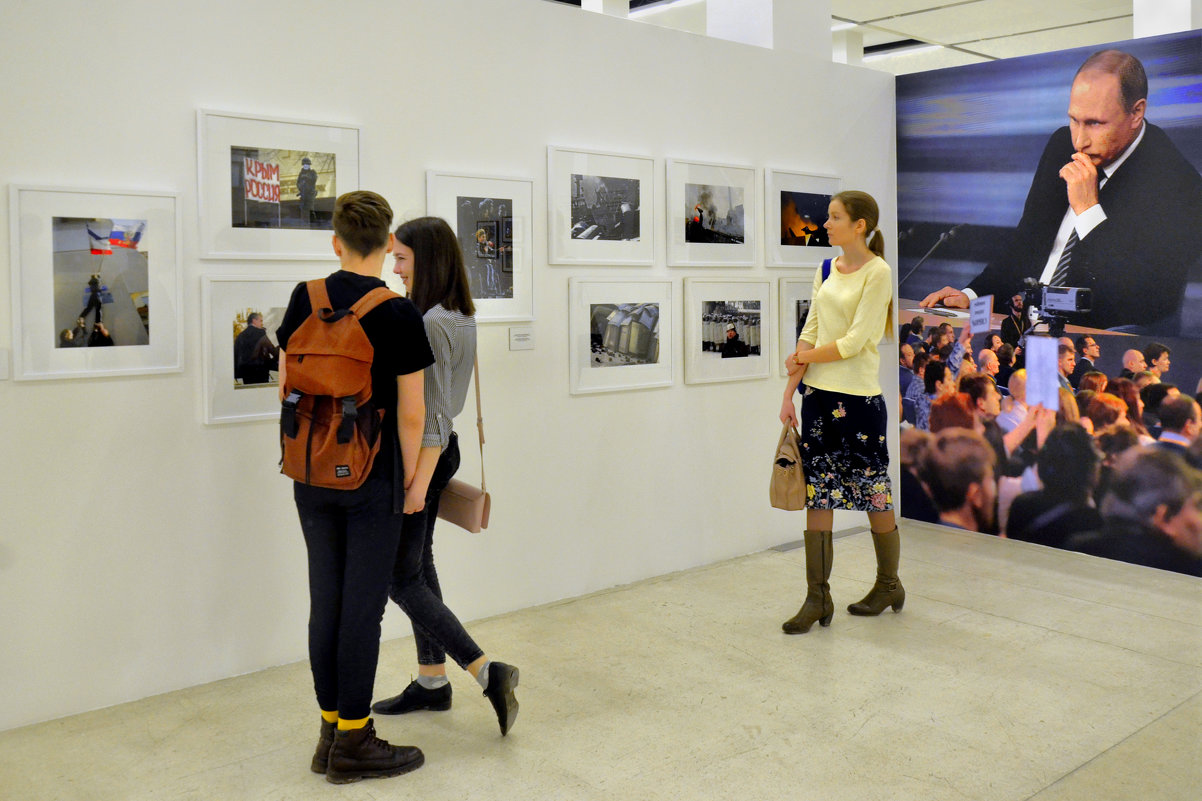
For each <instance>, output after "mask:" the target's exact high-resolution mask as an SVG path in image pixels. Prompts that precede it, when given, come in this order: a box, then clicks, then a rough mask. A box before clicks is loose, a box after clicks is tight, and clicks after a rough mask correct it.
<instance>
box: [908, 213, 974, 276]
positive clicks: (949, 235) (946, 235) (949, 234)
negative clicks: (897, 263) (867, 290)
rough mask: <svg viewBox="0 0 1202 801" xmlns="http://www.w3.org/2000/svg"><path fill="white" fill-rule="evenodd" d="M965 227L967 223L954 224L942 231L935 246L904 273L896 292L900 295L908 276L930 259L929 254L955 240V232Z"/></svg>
mask: <svg viewBox="0 0 1202 801" xmlns="http://www.w3.org/2000/svg"><path fill="white" fill-rule="evenodd" d="M965 225H967V223H956V224H955V225H953V226H952V227H951V228H949V229H947V230H946V231H944V232H943V233H941V234H940V235H939V238H938V239H936V240H935V244H933V245H931V249H930V250H928V251H927V252H926V253H924V254H923V257H922V258H921V259H919V260H918V263H917V264H915V265H914V266H913V267H911V268H910V272H908V273H906V274H905V275H904V276H903V277H902V279H901V280H900V281H898V282H897V291H898V292H899V293H900V292H901V286H902V284H904V283H906V281H907V280H909V278H910V276H912V275H914V271H915V270H917V269H918V268H919V267H921V266H922V265H923V264H924V263H925V262H926V260H927V259H929V258H931V254H932V253H934V252H935V251H936V250H937V249H938V247H939V246H940V245H942V244H943V243H944V242H946V241H947V240H949V239H953V238H955V236H956V232H957V231H959V230H960V229H961V228H963V227H964V226H965ZM910 230H914V229H910Z"/></svg>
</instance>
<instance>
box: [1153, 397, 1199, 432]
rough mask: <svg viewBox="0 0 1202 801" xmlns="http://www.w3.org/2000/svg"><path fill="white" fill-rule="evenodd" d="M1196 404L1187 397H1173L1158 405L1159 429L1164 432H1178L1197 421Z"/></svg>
mask: <svg viewBox="0 0 1202 801" xmlns="http://www.w3.org/2000/svg"><path fill="white" fill-rule="evenodd" d="M1197 415H1198V404H1197V402H1196V401H1195V400H1194V399H1193V398H1191V397H1190V396H1189V395H1174V396H1173V397H1171V398H1165V399H1164V402H1163V403H1161V404H1160V427H1161V428H1162V429H1164V430H1165V431H1174V432H1179V431H1181V429H1183V428H1185V426H1186V424H1187V423H1189V422H1190V421H1192V420H1195V419H1197Z"/></svg>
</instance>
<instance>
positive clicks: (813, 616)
mask: <svg viewBox="0 0 1202 801" xmlns="http://www.w3.org/2000/svg"><path fill="white" fill-rule="evenodd" d="M805 550H806V585H807V589H806V599H805V602H804V603H803V604H802V605H801V609H799V610H798V611H797V614H795V615H794V616H793V617H791V618H789V619H788V620H786V621H785V622H784V624H783V625H782V626H781V628H782V629H783V630H784V632H785V634H805V633H806V632H807V631H809V630H810V626H813V625H814V621H815V620H817V621H818V622H819V623H820V624H821V625H823V626H829V625H830V624H831V618H832V617H833V616H834V614H835V602H834V601H832V600H831V585H830V578H831V565H832V564H834V561H835V549H834V544H833V541H832V539H831V532H829V531H810V530H808V529H807V530H806V532H805Z"/></svg>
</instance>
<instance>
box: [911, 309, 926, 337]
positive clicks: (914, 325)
mask: <svg viewBox="0 0 1202 801" xmlns="http://www.w3.org/2000/svg"><path fill="white" fill-rule="evenodd" d="M924 322H925V321H924V320H923V319H922V315H921V314H916V315H914V319H912V320H910V330H911V331H913V332H914V335H915V336H922V325H923V323H924Z"/></svg>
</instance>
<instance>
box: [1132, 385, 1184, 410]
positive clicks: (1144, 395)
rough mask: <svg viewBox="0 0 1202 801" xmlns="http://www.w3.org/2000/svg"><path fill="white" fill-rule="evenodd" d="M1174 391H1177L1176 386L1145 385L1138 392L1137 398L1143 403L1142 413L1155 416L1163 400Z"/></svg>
mask: <svg viewBox="0 0 1202 801" xmlns="http://www.w3.org/2000/svg"><path fill="white" fill-rule="evenodd" d="M1174 389H1177V385H1176V384H1165V383H1162V382H1156V383H1154V384H1145V385H1144V387H1143V388H1142V389H1141V390H1140V391H1139V397H1140V399H1141V400H1142V401H1143V402H1144V411H1145V412H1152V413H1153V414H1155V413H1156V410H1157V409H1159V408H1160V405H1161V404H1162V403H1164V399H1165V398H1167V397H1168V396H1169V393H1170V392H1171V391H1172V390H1174Z"/></svg>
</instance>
